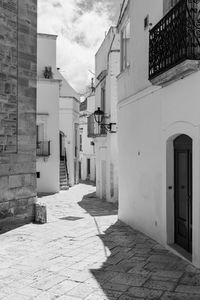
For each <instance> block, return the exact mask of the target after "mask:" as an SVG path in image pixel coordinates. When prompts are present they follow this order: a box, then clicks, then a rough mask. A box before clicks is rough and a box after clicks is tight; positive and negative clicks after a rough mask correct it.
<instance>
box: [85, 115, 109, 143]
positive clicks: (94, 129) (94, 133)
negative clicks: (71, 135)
mask: <svg viewBox="0 0 200 300" xmlns="http://www.w3.org/2000/svg"><path fill="white" fill-rule="evenodd" d="M106 134H107V132H106V129H105V127H103V126H102V125H98V124H97V123H96V122H95V119H94V115H93V114H92V115H90V116H89V117H88V137H91V138H94V137H98V136H104V135H106Z"/></svg>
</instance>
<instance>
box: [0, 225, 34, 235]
mask: <svg viewBox="0 0 200 300" xmlns="http://www.w3.org/2000/svg"><path fill="white" fill-rule="evenodd" d="M28 223H30V222H27V223H17V224H8V223H3V224H0V235H1V234H4V233H6V232H8V231H11V230H14V229H17V228H19V227H22V226H25V225H27V224H28Z"/></svg>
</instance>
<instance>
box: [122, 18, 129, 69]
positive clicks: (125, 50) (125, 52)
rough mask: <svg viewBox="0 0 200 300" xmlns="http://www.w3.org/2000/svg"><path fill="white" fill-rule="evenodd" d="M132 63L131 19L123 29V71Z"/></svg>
mask: <svg viewBox="0 0 200 300" xmlns="http://www.w3.org/2000/svg"><path fill="white" fill-rule="evenodd" d="M129 65H130V20H128V22H127V23H126V25H125V26H124V27H123V28H122V31H121V71H123V70H125V69H126V68H127V67H129Z"/></svg>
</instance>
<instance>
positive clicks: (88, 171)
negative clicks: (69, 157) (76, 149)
mask: <svg viewBox="0 0 200 300" xmlns="http://www.w3.org/2000/svg"><path fill="white" fill-rule="evenodd" d="M87 176H88V177H89V176H90V158H87Z"/></svg>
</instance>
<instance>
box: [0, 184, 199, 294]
mask: <svg viewBox="0 0 200 300" xmlns="http://www.w3.org/2000/svg"><path fill="white" fill-rule="evenodd" d="M39 202H41V203H45V204H46V205H47V211H48V222H47V223H46V224H44V225H37V224H28V225H24V226H22V227H18V228H9V227H7V228H4V229H3V230H2V232H1V235H0V245H1V247H0V299H9V300H11V299H12V300H18V299H19V300H26V299H37V300H39V299H41V300H48V299H59V300H61V299H62V300H78V299H79V300H80V299H86V300H115V299H119V300H132V299H164V300H166V299H187V300H188V299H191V300H192V299H200V270H197V269H195V268H194V267H193V266H192V265H190V264H189V263H187V262H186V261H183V260H182V259H181V258H179V257H177V256H175V255H173V254H172V253H171V252H169V251H167V250H166V249H164V248H162V247H161V246H160V245H159V244H157V243H156V242H155V241H153V240H151V239H150V238H148V237H147V236H145V235H143V234H142V233H139V232H138V231H134V230H133V229H131V228H130V227H128V226H126V225H124V224H123V223H121V222H119V221H118V220H117V207H116V204H115V205H113V204H110V203H107V202H103V201H101V200H99V199H98V198H96V197H95V187H93V186H90V185H85V184H79V185H77V186H75V187H73V188H71V189H70V190H68V191H63V192H60V193H59V194H55V195H52V196H46V197H42V198H40V199H39ZM10 229H12V230H10Z"/></svg>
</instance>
